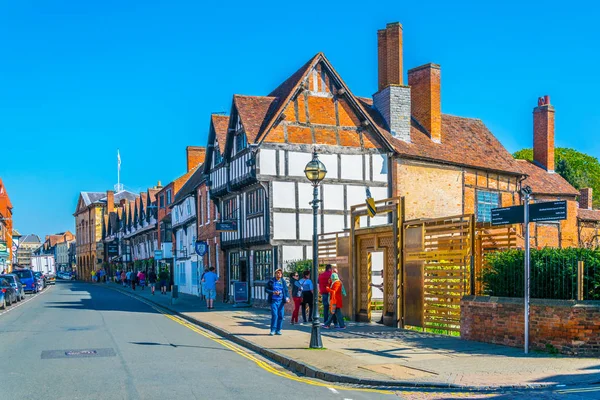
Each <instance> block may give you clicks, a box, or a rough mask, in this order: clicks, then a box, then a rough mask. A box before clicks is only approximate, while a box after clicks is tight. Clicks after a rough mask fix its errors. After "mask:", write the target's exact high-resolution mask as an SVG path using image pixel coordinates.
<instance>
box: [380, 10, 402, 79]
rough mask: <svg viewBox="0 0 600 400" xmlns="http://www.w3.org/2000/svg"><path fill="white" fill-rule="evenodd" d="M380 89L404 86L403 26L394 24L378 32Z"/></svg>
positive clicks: (397, 23) (398, 23)
mask: <svg viewBox="0 0 600 400" xmlns="http://www.w3.org/2000/svg"><path fill="white" fill-rule="evenodd" d="M377 59H378V63H379V65H378V68H379V73H378V75H379V89H378V90H381V89H384V88H386V87H387V86H389V85H402V84H403V81H404V80H403V77H402V25H401V24H400V22H392V23H390V24H387V25H386V28H385V29H380V30H378V31H377Z"/></svg>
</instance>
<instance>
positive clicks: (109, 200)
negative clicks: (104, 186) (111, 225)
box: [106, 190, 115, 214]
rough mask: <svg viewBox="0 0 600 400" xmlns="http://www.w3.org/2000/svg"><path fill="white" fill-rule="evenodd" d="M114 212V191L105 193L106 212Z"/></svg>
mask: <svg viewBox="0 0 600 400" xmlns="http://www.w3.org/2000/svg"><path fill="white" fill-rule="evenodd" d="M113 211H115V192H114V190H107V191H106V212H107V214H110V213H111V212H113Z"/></svg>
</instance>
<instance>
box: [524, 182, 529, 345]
mask: <svg viewBox="0 0 600 400" xmlns="http://www.w3.org/2000/svg"><path fill="white" fill-rule="evenodd" d="M523 208H524V210H525V218H524V221H525V332H524V334H525V354H529V252H530V249H529V247H530V246H529V193H525V204H524V207H523Z"/></svg>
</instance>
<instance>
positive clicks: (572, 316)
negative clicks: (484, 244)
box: [460, 296, 600, 357]
mask: <svg viewBox="0 0 600 400" xmlns="http://www.w3.org/2000/svg"><path fill="white" fill-rule="evenodd" d="M460 308H461V325H460V333H461V338H462V339H465V340H475V341H478V342H486V343H495V344H501V345H505V346H512V347H523V342H524V337H523V332H524V329H523V327H524V319H523V314H524V302H523V299H520V298H508V297H476V296H465V297H463V298H462V300H461V305H460ZM529 327H530V330H529V343H530V349H531V350H543V351H548V350H551V349H556V350H557V351H558V352H560V353H562V354H570V355H578V356H591V357H598V356H600V301H571V300H542V299H532V300H531V303H530V323H529Z"/></svg>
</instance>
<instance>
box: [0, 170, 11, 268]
mask: <svg viewBox="0 0 600 400" xmlns="http://www.w3.org/2000/svg"><path fill="white" fill-rule="evenodd" d="M12 210H13V206H12V203H11V202H10V197H9V196H8V192H7V191H6V187H4V183H3V182H2V179H1V178H0V271H3V270H7V271H12V260H13V250H12V247H13V219H12V218H13V217H12V216H13V212H12Z"/></svg>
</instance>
